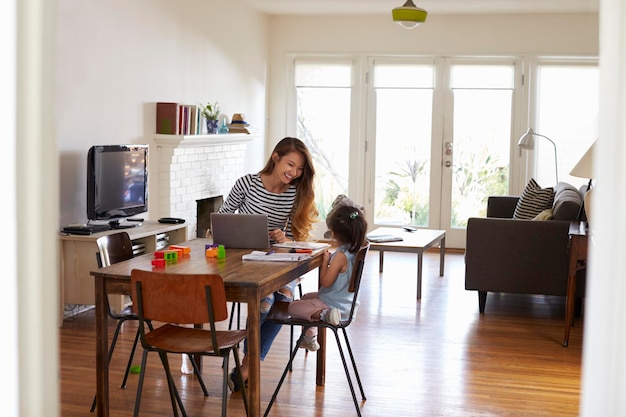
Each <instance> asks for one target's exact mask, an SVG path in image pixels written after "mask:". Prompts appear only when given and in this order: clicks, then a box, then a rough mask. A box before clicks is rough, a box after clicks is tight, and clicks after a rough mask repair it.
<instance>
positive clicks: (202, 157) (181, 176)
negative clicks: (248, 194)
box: [149, 133, 261, 238]
mask: <svg viewBox="0 0 626 417" xmlns="http://www.w3.org/2000/svg"><path fill="white" fill-rule="evenodd" d="M260 138H261V136H260V135H258V134H252V135H248V134H245V133H229V134H222V135H219V134H217V135H154V136H153V143H152V144H151V146H150V148H151V149H150V155H151V156H150V167H151V179H152V180H151V181H150V183H149V184H150V185H149V187H150V201H151V202H152V203H151V209H150V213H151V214H150V216H151V218H152V219H158V218H161V217H180V218H182V219H185V220H186V221H187V222H188V223H189V225H190V227H189V228H188V235H189V236H188V237H189V238H193V237H196V235H197V224H198V219H197V203H196V202H197V200H201V199H206V198H211V197H215V196H221V195H226V194H228V192H229V191H230V189H231V187H232V186H233V184H234V183H235V181H236V180H237V178H238V177H240V176H242V175H243V174H244V153H245V150H246V147H247V145H248V143H249V142H251V141H252V140H256V139H260Z"/></svg>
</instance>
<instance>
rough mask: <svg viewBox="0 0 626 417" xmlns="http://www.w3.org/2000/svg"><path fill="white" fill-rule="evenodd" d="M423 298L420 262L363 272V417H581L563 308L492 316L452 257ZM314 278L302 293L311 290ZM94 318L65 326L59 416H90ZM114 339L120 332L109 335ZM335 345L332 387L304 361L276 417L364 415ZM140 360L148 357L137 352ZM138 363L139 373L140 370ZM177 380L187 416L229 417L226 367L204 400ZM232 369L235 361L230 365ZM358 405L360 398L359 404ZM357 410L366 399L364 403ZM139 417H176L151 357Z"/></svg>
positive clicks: (281, 350)
mask: <svg viewBox="0 0 626 417" xmlns="http://www.w3.org/2000/svg"><path fill="white" fill-rule="evenodd" d="M424 261H425V264H424V272H423V274H424V279H423V293H422V294H423V297H422V299H421V300H420V301H417V300H416V299H415V295H416V268H417V265H416V262H417V260H416V256H415V255H412V254H400V253H389V252H388V253H386V254H385V271H384V272H383V273H382V274H379V273H378V253H377V252H370V254H369V255H368V259H367V262H366V266H365V271H364V278H363V287H362V292H361V307H360V310H359V314H358V317H357V319H356V321H355V322H354V323H353V325H352V326H351V327H350V328H349V334H350V340H351V341H352V346H353V350H354V354H355V356H356V358H357V362H358V366H359V371H360V373H361V378H362V381H363V384H364V387H365V393H366V395H367V401H364V402H362V403H361V410H362V414H363V416H364V417H368V416H369V417H380V416H393V417H404V416H411V417H421V416H423V417H436V416H446V417H454V416H459V417H460V416H463V417H467V416H498V417H502V416H576V415H578V409H579V398H580V377H581V345H582V328H583V325H582V320H577V321H576V324H575V326H574V327H573V328H572V334H571V337H570V345H569V347H568V348H563V347H561V340H562V337H563V320H564V310H565V305H564V299H563V298H561V297H543V296H515V295H497V294H489V296H488V298H487V308H486V313H485V314H484V315H482V316H481V315H479V314H478V296H477V295H476V293H475V292H470V291H466V290H465V289H464V265H463V254H461V253H458V252H457V253H454V252H453V253H448V254H447V255H446V264H445V275H444V277H439V276H438V268H439V258H438V255H437V254H436V253H435V252H429V253H427V254H425V257H424ZM314 286H315V276H314V275H313V276H307V278H306V279H305V281H304V290H305V292H306V291H307V290H312V289H313V288H314ZM94 328H95V321H94V314H93V311H88V312H85V313H82V314H78V315H77V316H76V317H74V318H73V319H69V320H66V322H65V323H64V326H63V328H62V329H61V336H60V343H61V346H60V348H61V359H60V361H61V369H60V378H61V403H62V404H61V415H62V416H63V417H77V416H89V415H93V414H90V413H89V407H90V405H91V401H92V398H93V395H94V392H95V358H94V357H95V330H94ZM135 329H136V327H135V325H128V326H127V327H126V328H125V332H124V333H123V334H122V336H121V340H120V342H119V344H118V346H119V347H118V348H117V349H118V351H116V354H115V355H114V358H113V361H112V363H111V416H112V417H122V416H132V412H133V406H134V402H135V393H136V385H137V380H138V376H137V375H131V376H130V379H129V383H128V387H127V388H126V389H120V388H119V383H120V382H121V380H122V370H123V369H124V367H125V364H126V361H127V359H128V354H129V352H130V346H131V343H132V338H133V336H134V334H135ZM112 332H113V327H111V334H112ZM329 336H331V338H330V339H329V342H332V343H333V344H329V352H328V357H327V364H328V371H327V377H326V386H325V387H316V386H315V355H308V356H305V355H304V354H299V355H298V357H296V360H295V363H294V371H293V373H292V374H290V375H288V377H287V380H286V383H285V385H284V386H283V388H282V390H281V392H280V394H279V396H278V400H277V402H276V404H275V405H274V406H273V408H272V412H271V414H270V416H276V417H279V416H283V417H309V416H311V417H312V416H315V417H321V416H328V417H334V416H352V415H356V412H355V410H354V405H353V403H352V399H351V396H350V392H349V389H348V385H347V382H346V380H345V376H344V373H343V368H342V367H341V361H340V358H339V356H338V352H337V349H336V346H335V345H334V339H333V338H332V335H330V334H329ZM288 346H289V329H288V328H284V329H283V330H282V331H281V333H280V334H279V336H278V338H277V339H276V341H275V343H274V345H273V347H272V351H271V352H270V354H269V355H268V357H267V358H266V360H265V362H263V364H262V369H261V371H262V379H263V386H262V387H261V398H262V407H265V406H266V405H267V403H268V401H269V399H270V397H271V394H272V392H273V389H274V387H275V385H276V383H277V380H278V378H279V376H280V373H281V371H282V369H283V367H284V365H285V363H286V361H287V356H288ZM139 350H141V348H139ZM140 361H141V360H140V355H136V358H135V360H134V363H135V364H140ZM172 362H173V365H172V367H173V368H176V369H175V374H174V375H175V380H176V383H177V384H178V387H179V389H180V390H181V392H182V395H183V398H184V399H183V400H184V401H185V404H186V408H187V411H188V413H189V415H190V416H216V415H219V414H220V404H221V401H220V393H221V391H220V389H221V388H220V387H221V385H220V383H221V368H220V363H219V362H216V361H215V360H205V365H204V380H205V382H206V383H207V386H208V389H209V391H210V396H209V397H204V396H203V395H202V391H201V390H200V387H199V385H198V383H197V381H196V380H195V379H194V378H193V376H190V375H182V374H181V373H180V370H179V369H180V358H179V357H173V358H172ZM231 363H232V361H231ZM357 395H358V394H357ZM359 399H360V398H359ZM228 409H229V416H243V415H244V414H245V413H244V411H243V410H244V409H243V403H242V401H241V395H240V394H232V395H229V401H228ZM140 415H142V416H168V415H172V410H171V406H170V402H169V397H168V395H167V384H166V383H165V379H164V373H163V370H162V369H161V368H160V362H159V360H158V357H157V356H150V364H149V366H148V369H147V374H146V385H145V386H144V393H143V400H142V404H141V413H140Z"/></svg>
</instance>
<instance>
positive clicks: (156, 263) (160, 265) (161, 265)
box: [152, 258, 165, 268]
mask: <svg viewBox="0 0 626 417" xmlns="http://www.w3.org/2000/svg"><path fill="white" fill-rule="evenodd" d="M152 266H155V267H157V268H165V259H162V258H161V259H153V260H152Z"/></svg>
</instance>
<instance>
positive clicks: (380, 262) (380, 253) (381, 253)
mask: <svg viewBox="0 0 626 417" xmlns="http://www.w3.org/2000/svg"><path fill="white" fill-rule="evenodd" d="M384 260H385V251H384V250H379V251H378V272H381V273H382V272H383V261H384Z"/></svg>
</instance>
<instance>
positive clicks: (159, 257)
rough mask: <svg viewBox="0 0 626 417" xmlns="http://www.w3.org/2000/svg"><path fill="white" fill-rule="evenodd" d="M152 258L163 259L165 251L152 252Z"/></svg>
mask: <svg viewBox="0 0 626 417" xmlns="http://www.w3.org/2000/svg"><path fill="white" fill-rule="evenodd" d="M154 257H155V258H156V259H163V258H165V251H162V250H157V251H155V252H154Z"/></svg>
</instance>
